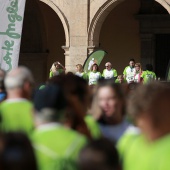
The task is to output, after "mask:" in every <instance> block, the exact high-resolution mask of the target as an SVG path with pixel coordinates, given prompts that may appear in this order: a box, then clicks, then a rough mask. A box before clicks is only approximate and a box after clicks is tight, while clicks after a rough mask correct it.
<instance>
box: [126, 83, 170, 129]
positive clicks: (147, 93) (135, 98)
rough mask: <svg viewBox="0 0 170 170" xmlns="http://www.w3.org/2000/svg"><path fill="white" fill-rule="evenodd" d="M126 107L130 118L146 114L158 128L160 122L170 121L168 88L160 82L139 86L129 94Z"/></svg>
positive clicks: (169, 93) (169, 90) (169, 94)
mask: <svg viewBox="0 0 170 170" xmlns="http://www.w3.org/2000/svg"><path fill="white" fill-rule="evenodd" d="M127 106H128V107H127V109H128V110H127V112H128V113H129V114H130V116H131V117H132V118H134V119H136V118H138V117H140V115H141V114H148V115H149V116H150V117H151V119H152V121H153V122H154V123H155V124H156V125H157V127H158V124H160V122H165V120H168V119H169V120H170V115H169V110H170V87H169V85H168V84H164V83H160V82H152V83H149V84H147V85H140V86H138V87H137V88H136V89H135V90H134V91H133V92H132V93H131V94H130V96H129V99H128V105H127Z"/></svg>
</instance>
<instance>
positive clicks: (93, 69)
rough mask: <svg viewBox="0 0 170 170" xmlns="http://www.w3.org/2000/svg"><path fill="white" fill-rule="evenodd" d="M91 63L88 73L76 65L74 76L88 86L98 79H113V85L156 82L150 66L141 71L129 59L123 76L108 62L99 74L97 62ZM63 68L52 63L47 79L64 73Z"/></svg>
mask: <svg viewBox="0 0 170 170" xmlns="http://www.w3.org/2000/svg"><path fill="white" fill-rule="evenodd" d="M92 61H93V63H89V68H88V69H89V71H88V72H84V70H83V66H82V65H81V64H77V65H76V72H75V75H77V76H79V77H82V78H83V79H85V80H87V81H88V84H89V85H95V84H97V81H98V80H99V79H114V80H115V83H121V84H122V83H128V84H129V83H144V84H146V83H148V82H150V81H154V80H156V74H155V73H154V72H153V66H152V65H151V64H147V65H146V70H145V71H144V70H143V69H142V65H141V64H140V63H135V60H134V59H130V61H129V65H128V66H127V67H125V69H124V71H123V74H122V75H118V73H117V70H116V69H115V68H113V67H112V64H111V63H110V62H107V63H106V64H105V67H106V68H105V69H104V70H103V72H102V73H101V72H100V71H99V66H98V64H97V62H95V61H94V60H92ZM65 70H66V69H65V67H64V66H63V65H62V64H60V63H59V62H55V63H53V65H52V67H51V69H50V75H49V77H52V76H53V75H59V74H62V73H64V71H65Z"/></svg>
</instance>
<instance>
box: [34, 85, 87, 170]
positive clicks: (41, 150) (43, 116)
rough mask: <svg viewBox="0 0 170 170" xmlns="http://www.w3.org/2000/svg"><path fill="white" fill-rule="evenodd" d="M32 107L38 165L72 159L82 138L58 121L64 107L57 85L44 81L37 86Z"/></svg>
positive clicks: (46, 167) (48, 166)
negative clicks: (40, 87) (43, 86)
mask: <svg viewBox="0 0 170 170" xmlns="http://www.w3.org/2000/svg"><path fill="white" fill-rule="evenodd" d="M34 107H35V114H34V115H35V123H36V129H35V131H34V132H33V134H32V141H33V145H34V148H35V152H36V156H37V160H38V166H39V169H40V170H49V169H51V170H53V169H56V167H57V166H58V163H57V162H58V161H60V159H67V160H70V161H75V160H76V159H77V157H78V154H79V151H80V149H81V148H82V147H83V146H84V145H85V144H86V138H85V137H84V136H83V135H81V134H79V133H77V132H76V131H74V130H71V129H69V128H66V127H64V126H63V125H62V120H64V118H65V115H64V114H65V109H66V100H65V97H64V95H63V92H62V89H61V88H60V87H59V86H57V85H47V86H46V87H45V88H44V89H42V90H39V91H38V92H37V94H36V95H35V98H34ZM56 163H57V165H56ZM57 169H59V167H57Z"/></svg>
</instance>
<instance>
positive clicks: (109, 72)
mask: <svg viewBox="0 0 170 170" xmlns="http://www.w3.org/2000/svg"><path fill="white" fill-rule="evenodd" d="M102 76H103V77H104V78H105V79H111V78H115V77H117V71H116V70H115V69H113V68H112V69H111V70H107V69H104V70H103V73H102Z"/></svg>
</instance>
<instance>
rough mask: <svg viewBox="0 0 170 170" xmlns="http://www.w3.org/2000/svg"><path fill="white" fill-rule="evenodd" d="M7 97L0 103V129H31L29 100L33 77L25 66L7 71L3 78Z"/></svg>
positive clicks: (29, 130)
mask: <svg viewBox="0 0 170 170" xmlns="http://www.w3.org/2000/svg"><path fill="white" fill-rule="evenodd" d="M4 83H5V87H6V91H7V99H6V100H4V101H3V102H2V103H1V104H0V129H1V131H4V132H9V131H22V132H26V133H27V134H28V133H30V132H31V131H32V129H33V117H32V109H33V105H32V103H31V102H30V101H29V99H30V97H31V94H32V85H33V77H32V74H31V72H30V71H29V70H28V69H27V68H25V67H18V68H16V69H14V70H12V71H10V72H9V73H7V75H6V77H5V80H4Z"/></svg>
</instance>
